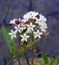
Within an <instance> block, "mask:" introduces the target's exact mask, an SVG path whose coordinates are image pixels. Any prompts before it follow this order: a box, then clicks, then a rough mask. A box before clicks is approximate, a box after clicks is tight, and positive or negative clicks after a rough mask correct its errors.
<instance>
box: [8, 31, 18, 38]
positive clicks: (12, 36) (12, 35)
mask: <svg viewBox="0 0 59 65" xmlns="http://www.w3.org/2000/svg"><path fill="white" fill-rule="evenodd" d="M16 33H17V31H13V30H11V32H10V33H9V35H10V36H11V39H13V38H16Z"/></svg>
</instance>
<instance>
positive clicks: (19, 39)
mask: <svg viewBox="0 0 59 65" xmlns="http://www.w3.org/2000/svg"><path fill="white" fill-rule="evenodd" d="M17 36H18V48H19V47H20V43H21V38H20V33H19V32H18V35H17ZM18 63H19V65H21V63H20V56H18Z"/></svg>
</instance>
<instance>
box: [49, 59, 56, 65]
mask: <svg viewBox="0 0 59 65" xmlns="http://www.w3.org/2000/svg"><path fill="white" fill-rule="evenodd" d="M56 64H57V59H56V58H53V59H52V60H51V62H50V64H49V65H56Z"/></svg>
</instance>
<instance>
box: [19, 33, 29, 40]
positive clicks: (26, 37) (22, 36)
mask: <svg viewBox="0 0 59 65" xmlns="http://www.w3.org/2000/svg"><path fill="white" fill-rule="evenodd" d="M20 36H21V38H22V39H21V41H27V39H28V38H29V37H30V36H28V35H26V34H24V35H20Z"/></svg>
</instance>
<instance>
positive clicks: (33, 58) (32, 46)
mask: <svg viewBox="0 0 59 65" xmlns="http://www.w3.org/2000/svg"><path fill="white" fill-rule="evenodd" d="M32 65H34V36H33V32H32Z"/></svg>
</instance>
